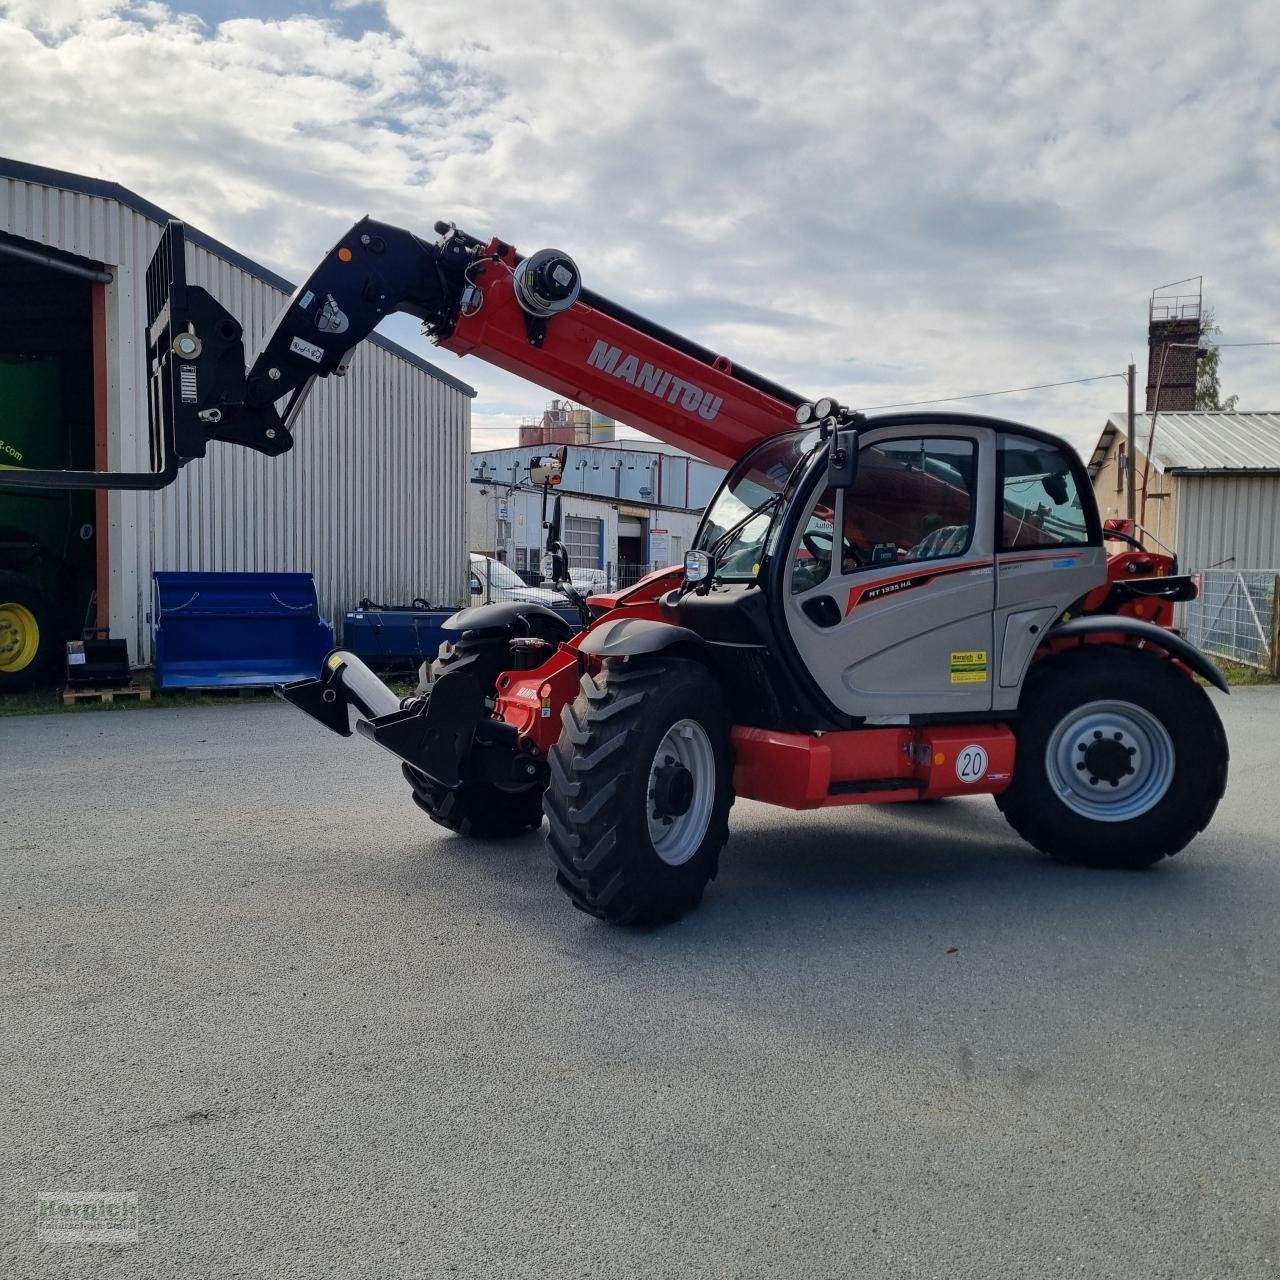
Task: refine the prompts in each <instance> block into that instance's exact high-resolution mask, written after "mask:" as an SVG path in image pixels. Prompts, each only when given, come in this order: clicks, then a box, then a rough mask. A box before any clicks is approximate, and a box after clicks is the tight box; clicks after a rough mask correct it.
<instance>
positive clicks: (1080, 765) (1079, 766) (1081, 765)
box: [1076, 760, 1084, 769]
mask: <svg viewBox="0 0 1280 1280" xmlns="http://www.w3.org/2000/svg"><path fill="white" fill-rule="evenodd" d="M1076 768H1077V769H1083V768H1084V761H1083V760H1077V761H1076Z"/></svg>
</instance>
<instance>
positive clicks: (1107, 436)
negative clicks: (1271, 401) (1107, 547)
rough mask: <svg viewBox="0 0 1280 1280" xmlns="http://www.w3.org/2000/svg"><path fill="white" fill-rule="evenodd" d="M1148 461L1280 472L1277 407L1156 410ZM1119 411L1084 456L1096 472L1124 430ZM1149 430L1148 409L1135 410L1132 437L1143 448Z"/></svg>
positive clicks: (1173, 468)
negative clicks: (1258, 410)
mask: <svg viewBox="0 0 1280 1280" xmlns="http://www.w3.org/2000/svg"><path fill="white" fill-rule="evenodd" d="M1155 425H1156V432H1155V439H1154V441H1153V442H1152V446H1151V461H1152V464H1153V465H1154V466H1155V467H1156V469H1157V470H1159V471H1164V472H1171V473H1173V474H1175V475H1177V474H1196V473H1206V472H1213V473H1217V474H1224V473H1225V474H1230V473H1232V472H1237V471H1247V472H1251V473H1254V474H1257V473H1274V474H1280V412H1274V413H1271V412H1268V413H1236V412H1230V413H1228V412H1225V411H1217V410H1208V409H1204V410H1197V411H1196V412H1194V413H1175V412H1172V411H1170V410H1168V409H1162V410H1161V411H1160V412H1159V414H1157V415H1156V424H1155ZM1127 430H1128V427H1127V425H1126V419H1125V415H1124V414H1123V413H1113V414H1112V415H1111V417H1109V418H1108V419H1107V425H1106V426H1105V427H1103V429H1102V435H1101V436H1100V437H1099V438H1098V443H1097V445H1096V446H1095V447H1094V450H1093V456H1092V457H1091V458H1090V459H1089V472H1090V474H1091V475H1096V474H1097V473H1098V470H1099V468H1100V467H1101V466H1102V460H1103V458H1105V457H1106V454H1107V450H1108V449H1109V448H1110V447H1111V442H1112V440H1114V439H1115V437H1116V436H1117V435H1119V436H1123V435H1125V433H1126V432H1127ZM1150 435H1151V414H1150V413H1140V414H1138V415H1137V443H1138V449H1139V451H1141V452H1143V453H1145V452H1146V445H1147V440H1148V439H1149V438H1150Z"/></svg>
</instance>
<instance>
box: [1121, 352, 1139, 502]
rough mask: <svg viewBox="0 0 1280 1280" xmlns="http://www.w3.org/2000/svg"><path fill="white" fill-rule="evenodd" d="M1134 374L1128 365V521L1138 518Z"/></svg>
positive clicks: (1126, 470) (1126, 488)
mask: <svg viewBox="0 0 1280 1280" xmlns="http://www.w3.org/2000/svg"><path fill="white" fill-rule="evenodd" d="M1135 376H1136V371H1135V369H1134V367H1133V365H1130V366H1129V446H1128V449H1127V450H1126V452H1125V460H1124V469H1125V478H1124V487H1125V492H1126V493H1127V494H1128V511H1127V514H1128V516H1129V519H1130V521H1133V520H1136V519H1137V518H1138V495H1137V494H1136V493H1134V491H1133V482H1134V478H1135V476H1136V475H1137V468H1136V467H1135V466H1134V458H1133V453H1134V449H1135V447H1136V446H1137V429H1136V427H1135V425H1134V416H1133V395H1134V386H1133V380H1134V377H1135Z"/></svg>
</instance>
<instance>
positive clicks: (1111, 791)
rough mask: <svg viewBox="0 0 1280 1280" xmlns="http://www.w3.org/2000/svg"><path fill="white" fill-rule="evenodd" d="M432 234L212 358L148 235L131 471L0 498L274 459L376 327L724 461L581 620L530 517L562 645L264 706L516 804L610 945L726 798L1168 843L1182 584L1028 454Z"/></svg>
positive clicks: (410, 768)
mask: <svg viewBox="0 0 1280 1280" xmlns="http://www.w3.org/2000/svg"><path fill="white" fill-rule="evenodd" d="M436 232H437V235H438V237H439V238H438V240H437V241H435V242H428V241H425V240H421V239H419V238H418V237H417V236H414V235H412V234H410V233H409V232H407V231H403V230H399V229H397V228H395V227H391V226H387V225H385V224H382V223H378V222H374V221H372V220H370V219H368V218H366V219H364V220H363V221H361V222H358V223H356V225H355V226H354V227H352V228H351V230H350V231H348V232H347V233H346V234H345V235H344V236H343V237H342V238H341V240H339V241H338V243H337V244H336V245H335V246H334V247H333V249H332V250H331V251H330V252H329V254H328V255H327V256H326V257H325V259H324V261H323V262H322V263H321V264H320V266H319V267H318V268H317V269H316V271H315V272H314V273H313V274H312V276H311V278H310V279H309V280H308V281H307V282H306V284H304V285H303V286H302V288H300V289H299V290H298V291H297V293H296V294H295V295H294V296H293V298H292V299H291V300H290V302H289V303H288V305H287V307H286V308H285V311H284V313H283V315H282V316H281V317H280V319H279V321H278V323H277V325H276V328H275V330H274V332H273V333H272V334H271V336H270V338H269V339H268V341H267V343H266V345H265V347H264V348H263V350H262V352H261V353H260V354H259V355H258V356H257V358H256V359H255V360H254V362H253V366H252V368H251V369H249V370H248V371H247V373H246V370H245V362H244V352H243V344H242V336H241V335H242V330H241V326H240V323H239V322H238V321H237V320H236V319H235V317H233V316H232V315H231V314H230V313H228V312H227V311H226V310H225V309H224V308H223V307H222V306H221V305H220V304H219V303H218V302H217V301H216V300H215V299H214V298H213V297H212V296H211V295H209V294H208V293H207V292H205V291H204V290H203V289H199V288H196V287H193V286H190V285H187V284H186V280H185V248H184V238H183V228H182V224H181V223H176V222H171V223H170V224H169V226H168V228H167V230H166V232H165V234H164V236H163V238H162V240H161V242H160V245H159V247H158V249H157V251H156V254H155V256H154V258H153V260H152V262H151V265H150V267H149V269H148V274H147V293H148V319H149V328H148V334H147V338H148V345H149V359H150V380H151V415H150V416H151V422H150V425H151V440H152V454H153V467H154V470H153V471H151V472H147V473H142V474H139V473H133V474H125V475H119V474H116V475H108V474H104V473H68V472H25V473H19V472H12V471H11V472H6V473H3V475H4V481H3V483H6V484H8V483H18V484H23V485H42V486H71V487H88V488H92V487H111V486H114V487H130V488H158V487H160V486H162V485H165V484H167V483H169V482H171V481H172V480H173V479H174V477H175V476H176V475H177V472H178V468H179V467H180V466H181V465H182V464H184V463H186V462H187V461H189V460H190V459H193V458H198V457H202V456H203V455H204V452H205V447H206V444H207V443H208V442H209V441H211V440H221V441H229V442H231V443H235V444H241V445H247V446H249V447H250V448H253V449H257V450H260V451H261V452H263V453H266V454H279V453H283V452H284V451H285V450H287V449H288V448H289V447H290V445H291V444H292V438H291V435H290V424H291V423H292V422H293V420H294V415H295V414H296V411H297V409H298V407H299V405H300V403H301V402H302V400H303V397H304V396H305V395H306V394H307V391H308V389H309V388H310V386H311V384H312V382H313V380H314V379H315V378H318V377H327V376H329V375H333V374H341V373H343V372H344V371H345V369H346V367H347V363H348V361H349V359H350V357H351V351H352V348H353V347H355V346H356V344H357V343H359V342H360V341H361V339H363V338H365V337H366V336H368V334H369V333H370V332H371V331H372V330H373V328H374V327H375V325H377V324H378V322H379V321H380V320H382V319H383V318H384V317H385V316H387V315H389V314H390V313H392V312H395V311H406V312H409V313H410V314H412V315H415V316H417V317H419V318H420V319H421V320H422V322H423V325H424V332H425V333H427V334H428V335H429V336H430V337H432V338H433V339H434V340H435V341H436V342H437V343H438V344H440V345H441V346H443V347H446V348H448V349H449V350H450V351H454V352H457V353H459V354H465V353H470V354H472V355H475V356H478V357H480V358H481V359H483V360H488V361H490V362H491V363H493V364H496V365H499V366H501V367H502V368H504V369H507V370H510V371H512V372H514V373H518V374H521V375H523V376H525V377H527V378H529V379H530V380H532V381H533V382H536V383H540V384H541V385H542V386H544V387H546V388H548V389H550V390H551V391H553V392H554V393H556V394H558V395H563V396H567V397H569V398H570V399H573V400H576V401H579V402H581V403H583V404H586V405H589V406H591V407H592V408H596V409H599V410H601V411H602V412H604V413H606V414H609V415H610V416H612V417H614V418H617V419H619V420H621V421H623V422H627V423H630V424H631V425H633V426H635V427H638V428H640V429H642V430H643V431H646V432H648V433H650V434H651V435H654V436H656V437H658V438H659V439H662V440H665V441H668V442H670V443H672V444H676V445H679V446H681V447H682V448H685V449H687V450H689V451H690V452H692V453H694V454H696V455H698V456H699V457H702V458H706V459H708V460H710V461H712V462H715V463H719V464H722V465H724V466H727V467H728V468H729V473H728V475H727V476H726V478H725V480H724V483H723V484H722V485H721V487H720V490H719V492H718V493H717V494H716V497H715V499H714V501H713V502H712V503H711V505H710V507H709V508H708V509H707V511H706V514H705V515H704V516H703V519H702V524H701V527H700V531H699V533H698V536H697V539H696V544H695V548H694V549H693V550H692V551H690V553H689V554H688V556H687V557H686V560H685V563H684V564H683V565H682V566H676V567H673V568H669V569H663V570H660V571H658V572H656V573H653V574H651V575H650V576H649V577H647V578H645V579H643V580H642V581H641V582H639V583H637V584H636V585H635V586H633V587H631V588H629V589H627V590H622V591H618V592H614V593H611V594H600V595H594V596H591V597H589V598H587V599H585V600H584V599H583V598H582V597H581V596H580V595H578V594H577V593H576V592H575V591H574V590H573V588H572V587H571V586H569V585H568V577H569V575H568V558H567V555H566V552H565V549H564V546H563V545H562V543H561V541H560V530H559V518H558V504H557V506H553V511H552V515H551V517H550V519H548V520H547V522H546V523H547V525H548V552H549V557H550V560H551V568H552V575H551V576H552V577H553V579H554V581H555V582H556V583H558V584H560V585H561V587H562V589H563V590H564V592H565V594H566V595H568V596H569V597H570V599H571V600H572V601H573V603H574V605H575V606H576V607H577V609H578V611H579V613H580V614H581V616H582V620H583V623H584V627H583V629H582V631H580V632H579V633H578V634H574V633H573V632H572V629H571V628H570V626H569V624H568V623H567V622H566V621H565V620H564V618H563V617H562V616H561V614H558V613H557V612H555V611H554V610H552V609H549V608H547V607H546V606H545V605H542V604H526V603H505V604H488V605H481V606H478V607H475V608H470V609H464V610H462V611H461V612H460V613H458V614H455V615H454V617H453V618H452V619H451V620H450V621H449V622H448V623H447V624H446V625H447V630H448V633H449V635H450V636H451V637H452V638H451V640H450V641H449V642H448V643H446V645H445V646H444V647H443V649H442V651H441V653H440V655H439V657H438V659H437V660H436V662H435V664H434V667H433V671H432V675H433V678H432V679H431V680H430V682H429V684H428V685H427V686H426V690H427V691H426V692H424V693H423V694H421V695H420V696H415V697H411V698H407V699H403V700H402V699H400V698H398V697H396V696H395V695H394V694H393V693H392V692H391V691H390V690H389V689H388V688H387V687H386V686H385V685H384V684H383V683H382V681H380V680H379V679H378V678H377V677H376V676H375V675H374V674H373V673H372V672H371V671H369V670H368V668H367V667H365V666H364V664H363V663H362V662H361V661H360V660H359V659H358V658H356V657H355V656H353V655H352V654H350V653H346V652H343V651H341V650H338V651H335V652H334V653H332V654H330V656H329V657H328V659H327V660H326V662H325V665H324V669H323V671H322V672H320V673H319V674H318V675H317V678H315V679H313V680H305V681H302V682H300V683H296V684H292V685H288V686H285V687H284V688H283V689H282V690H281V692H282V694H283V696H284V697H285V698H287V699H288V700H289V701H290V702H291V703H293V704H294V705H295V706H297V707H300V708H302V709H303V710H304V711H306V712H307V713H308V714H310V715H311V716H313V717H314V718H315V719H317V720H319V721H320V722H321V723H322V724H324V725H326V726H327V727H328V728H330V729H332V730H334V731H335V732H337V733H340V734H347V735H349V734H350V733H351V730H352V724H353V723H354V726H355V728H356V729H357V730H358V731H359V732H360V733H361V734H362V735H363V736H365V737H368V738H371V739H372V740H373V741H374V742H376V743H378V744H379V745H380V746H382V747H385V748H386V749H387V750H388V751H390V752H392V753H393V754H394V755H396V756H397V757H399V759H400V760H401V761H402V762H403V770H404V775H405V777H406V778H407V779H408V781H409V784H410V786H411V787H412V789H413V797H414V799H415V800H416V801H417V803H418V804H419V805H420V806H421V807H422V808H423V809H424V810H425V811H426V812H427V814H429V815H430V816H431V817H432V818H433V819H435V820H436V821H437V822H439V823H442V824H443V825H444V826H446V827H450V828H452V829H453V830H454V831H457V832H459V833H462V834H464V835H467V834H470V835H475V836H485V837H492V836H501V835H513V834H517V833H520V832H525V831H529V830H531V829H534V828H537V827H539V826H540V825H541V823H542V820H543V815H544V812H545V815H546V819H547V823H548V835H547V844H548V847H549V849H550V853H551V858H552V862H553V864H554V866H555V873H556V880H557V882H558V883H559V885H560V886H561V888H562V889H564V891H565V892H566V893H567V894H568V895H569V897H570V899H571V900H572V901H573V903H574V905H575V906H577V907H579V908H581V909H582V910H583V911H587V912H590V913H591V914H593V915H596V916H599V917H602V918H604V919H606V920H611V921H615V922H617V923H620V924H635V925H651V924H656V923H660V922H663V921H669V920H674V919H676V918H677V917H679V916H681V915H683V914H684V913H685V912H687V911H689V910H690V909H691V908H692V907H694V906H695V905H696V904H697V903H698V901H699V900H700V899H701V897H702V893H703V889H704V888H705V886H706V884H707V882H708V881H709V880H710V879H711V878H712V877H713V876H714V875H715V874H716V869H717V863H718V860H719V856H720V850H721V847H722V846H723V845H724V843H725V840H726V839H727V837H728V816H729V807H730V805H731V804H732V803H733V800H734V797H735V796H745V797H749V798H750V799H753V800H762V801H765V802H767V803H770V804H777V805H783V806H786V807H788V808H793V809H817V808H823V807H826V806H829V805H849V804H881V803H885V802H888V801H896V802H910V801H919V800H933V799H939V798H943V797H950V796H963V795H974V794H978V793H983V794H987V795H992V796H994V797H995V800H996V803H997V804H998V805H999V807H1000V809H1001V810H1002V812H1003V813H1004V815H1005V817H1006V818H1007V819H1008V820H1009V822H1010V823H1011V824H1012V826H1013V827H1014V829H1015V830H1016V831H1017V832H1018V833H1019V834H1020V835H1022V836H1023V837H1024V838H1025V839H1026V840H1028V841H1030V843H1031V844H1033V845H1035V846H1036V847H1037V848H1039V849H1042V850H1044V851H1046V852H1048V853H1049V854H1051V855H1053V856H1054V857H1055V858H1060V859H1065V860H1069V861H1072V862H1079V863H1086V864H1089V865H1091V866H1103V867H1145V866H1147V865H1148V864H1151V863H1154V862H1156V861H1158V860H1159V859H1161V858H1163V857H1165V856H1167V855H1169V854H1173V853H1176V852H1177V851H1178V850H1179V849H1181V848H1182V847H1183V846H1184V845H1186V844H1187V843H1188V841H1190V840H1191V839H1192V838H1193V837H1194V836H1195V835H1196V833H1197V832H1199V831H1200V830H1202V829H1203V828H1204V826H1205V824H1206V823H1207V822H1208V821H1209V819H1210V817H1211V816H1212V814H1213V812H1214V809H1215V807H1216V806H1217V804H1218V801H1219V799H1220V798H1221V796H1222V794H1223V790H1224V788H1225V785H1226V777H1227V742H1226V738H1225V736H1224V734H1223V730H1222V725H1221V723H1220V722H1219V719H1218V716H1217V714H1216V712H1215V710H1214V708H1213V706H1212V704H1211V703H1210V700H1209V698H1208V696H1207V694H1206V692H1205V690H1204V688H1202V686H1201V685H1200V684H1198V683H1197V682H1196V680H1195V679H1193V676H1201V677H1203V678H1204V679H1205V680H1206V681H1208V682H1209V683H1210V684H1212V685H1215V686H1216V687H1217V688H1219V689H1221V690H1222V691H1223V692H1224V693H1225V692H1226V691H1227V690H1226V684H1225V682H1224V681H1223V678H1222V676H1221V675H1220V674H1219V672H1218V671H1217V669H1216V668H1215V667H1214V666H1213V664H1212V663H1211V662H1210V661H1209V660H1208V659H1207V658H1205V657H1204V656H1203V655H1202V654H1200V653H1199V652H1198V651H1196V650H1195V649H1194V648H1193V647H1192V646H1191V645H1189V644H1188V643H1187V642H1186V641H1185V640H1183V639H1182V638H1181V636H1179V635H1178V633H1177V632H1176V631H1174V630H1173V629H1172V622H1173V604H1174V602H1175V601H1177V600H1185V599H1190V598H1192V596H1193V595H1194V591H1195V588H1194V585H1193V584H1192V583H1191V581H1190V580H1188V579H1187V578H1185V577H1179V576H1177V573H1176V565H1175V564H1174V562H1173V561H1172V559H1171V558H1170V557H1168V556H1165V555H1160V554H1155V553H1152V552H1149V551H1147V550H1146V549H1145V548H1144V547H1143V545H1142V543H1141V542H1140V540H1138V539H1136V538H1135V537H1134V536H1133V531H1132V530H1115V531H1109V530H1104V529H1103V527H1102V526H1101V524H1100V523H1099V519H1098V512H1097V507H1096V504H1095V502H1094V497H1093V492H1092V489H1091V487H1090V484H1089V479H1088V476H1087V475H1086V473H1085V470H1084V468H1083V467H1082V466H1081V465H1080V462H1079V460H1078V459H1077V457H1076V456H1075V454H1074V453H1073V452H1072V451H1071V450H1070V449H1069V448H1067V447H1066V446H1065V445H1064V444H1063V443H1062V442H1060V441H1059V440H1057V439H1055V438H1054V437H1053V436H1051V435H1046V434H1045V433H1044V432H1042V431H1037V430H1033V429H1032V428H1030V427H1025V426H1020V425H1018V424H1016V423H1012V422H1003V421H1000V420H998V419H994V418H986V417H969V416H964V415H960V414H954V413H933V412H928V413H892V414H885V415H878V416H874V417H869V416H864V415H862V414H858V413H853V412H850V411H849V410H848V409H846V408H844V407H843V406H840V405H838V404H837V403H836V402H835V401H834V400H830V399H826V400H818V401H816V402H815V401H812V400H805V399H804V398H802V397H801V396H798V395H795V394H793V393H791V392H789V391H787V390H785V389H784V388H782V387H779V386H777V385H775V384H774V383H772V382H770V381H768V380H767V379H765V378H762V377H760V376H759V375H757V374H754V373H752V372H750V371H749V370H747V369H743V368H739V367H737V366H735V365H734V364H733V363H732V362H731V361H730V360H728V359H727V358H725V357H724V356H721V355H716V354H715V353H713V352H711V351H708V350H706V349H705V348H703V347H701V346H698V345H697V344H695V343H693V342H690V341H689V340H688V339H686V338H683V337H680V336H679V335H677V334H674V333H671V332H669V331H668V330H666V329H663V328H661V327H659V326H658V325H655V324H653V323H651V322H650V321H648V320H646V319H644V318H642V317H641V316H638V315H636V314H634V313H632V312H631V311H628V310H627V309H625V308H624V307H621V306H619V305H617V304H616V303H614V302H611V301H609V300H607V299H605V298H602V297H600V296H598V295H596V294H594V293H591V292H590V291H589V290H587V289H585V288H583V286H582V281H581V277H580V274H579V271H578V268H577V266H576V265H575V264H574V263H573V261H572V260H571V259H570V258H569V257H568V256H567V255H565V254H563V253H560V252H558V251H556V250H542V251H540V252H538V253H535V254H533V255H531V256H530V257H527V258H522V257H521V256H520V255H519V254H517V253H516V251H515V249H514V248H513V247H512V246H511V245H510V244H508V243H506V242H505V241H502V240H498V239H490V240H487V241H481V240H478V239H475V238H473V237H471V236H469V235H466V234H465V233H463V232H462V231H459V230H458V229H457V228H455V227H454V226H452V225H449V224H444V223H437V224H436ZM557 461H558V460H557V459H555V458H548V459H541V460H539V462H538V463H537V464H536V466H535V479H544V480H546V481H548V482H550V481H551V480H553V479H554V478H555V472H556V470H557ZM544 494H545V490H544ZM1109 538H1113V539H1115V542H1114V547H1113V550H1112V553H1111V554H1108V550H1107V548H1106V546H1105V543H1106V541H1107V540H1108V539H1109Z"/></svg>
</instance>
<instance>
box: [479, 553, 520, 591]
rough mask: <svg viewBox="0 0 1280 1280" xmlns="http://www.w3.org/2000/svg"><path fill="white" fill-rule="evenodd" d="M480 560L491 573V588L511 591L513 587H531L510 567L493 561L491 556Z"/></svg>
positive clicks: (482, 557)
mask: <svg viewBox="0 0 1280 1280" xmlns="http://www.w3.org/2000/svg"><path fill="white" fill-rule="evenodd" d="M480 559H481V561H482V563H483V566H484V568H485V569H487V570H488V572H489V583H490V585H491V586H494V587H498V588H500V589H502V590H509V589H510V588H512V587H527V586H528V585H529V584H528V583H527V582H526V581H525V580H524V579H523V578H522V577H521V576H520V575H519V574H518V573H517V572H516V571H515V570H514V569H512V568H511V567H510V566H509V565H505V564H503V563H502V562H501V561H499V560H493V559H491V558H490V557H489V556H481V557H480Z"/></svg>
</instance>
